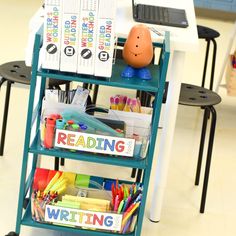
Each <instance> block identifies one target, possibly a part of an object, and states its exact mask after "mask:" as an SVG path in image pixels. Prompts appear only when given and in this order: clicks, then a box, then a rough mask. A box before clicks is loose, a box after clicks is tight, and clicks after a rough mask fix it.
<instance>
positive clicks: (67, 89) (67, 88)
mask: <svg viewBox="0 0 236 236" xmlns="http://www.w3.org/2000/svg"><path fill="white" fill-rule="evenodd" d="M65 89H66V92H68V91H69V90H70V82H69V83H66V88H65Z"/></svg>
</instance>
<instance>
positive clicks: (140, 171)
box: [136, 169, 143, 183]
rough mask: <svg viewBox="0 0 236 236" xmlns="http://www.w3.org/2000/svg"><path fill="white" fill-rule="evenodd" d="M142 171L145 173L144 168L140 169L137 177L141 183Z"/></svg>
mask: <svg viewBox="0 0 236 236" xmlns="http://www.w3.org/2000/svg"><path fill="white" fill-rule="evenodd" d="M142 173H143V170H142V169H138V174H137V177H136V182H137V183H140V181H141V178H142Z"/></svg>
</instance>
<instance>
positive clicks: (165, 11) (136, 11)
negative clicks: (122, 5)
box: [132, 0, 188, 28]
mask: <svg viewBox="0 0 236 236" xmlns="http://www.w3.org/2000/svg"><path fill="white" fill-rule="evenodd" d="M132 7H133V18H134V20H135V21H137V22H143V23H149V24H156V25H167V26H174V27H181V28H187V27H188V21H187V17H186V12H185V10H184V9H176V8H170V7H160V6H152V5H146V4H136V3H135V2H134V0H132Z"/></svg>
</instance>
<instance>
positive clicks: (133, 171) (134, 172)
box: [131, 168, 137, 178]
mask: <svg viewBox="0 0 236 236" xmlns="http://www.w3.org/2000/svg"><path fill="white" fill-rule="evenodd" d="M136 171H137V169H136V168H133V169H132V172H131V178H135V176H136Z"/></svg>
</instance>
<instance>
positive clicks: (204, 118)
mask: <svg viewBox="0 0 236 236" xmlns="http://www.w3.org/2000/svg"><path fill="white" fill-rule="evenodd" d="M208 116H209V111H208V109H206V108H205V110H204V116H203V122H202V133H201V139H200V146H199V152H198V161H197V171H196V177H195V185H199V180H200V174H201V166H202V155H203V150H204V143H205V137H206V129H207V121H208Z"/></svg>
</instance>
